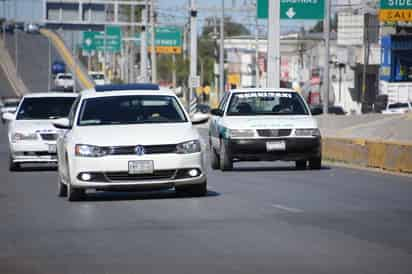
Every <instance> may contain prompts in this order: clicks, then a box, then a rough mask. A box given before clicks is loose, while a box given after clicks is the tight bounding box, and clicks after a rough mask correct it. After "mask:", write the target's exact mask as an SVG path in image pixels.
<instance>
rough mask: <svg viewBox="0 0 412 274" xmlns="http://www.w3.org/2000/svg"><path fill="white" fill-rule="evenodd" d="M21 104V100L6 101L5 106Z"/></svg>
mask: <svg viewBox="0 0 412 274" xmlns="http://www.w3.org/2000/svg"><path fill="white" fill-rule="evenodd" d="M18 105H19V101H6V102H4V106H5V107H17V106H18Z"/></svg>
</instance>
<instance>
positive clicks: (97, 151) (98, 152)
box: [75, 145, 108, 157]
mask: <svg viewBox="0 0 412 274" xmlns="http://www.w3.org/2000/svg"><path fill="white" fill-rule="evenodd" d="M75 154H76V156H80V157H103V156H106V155H107V154H108V150H107V148H103V147H98V146H92V145H76V146H75Z"/></svg>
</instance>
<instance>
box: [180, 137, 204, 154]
mask: <svg viewBox="0 0 412 274" xmlns="http://www.w3.org/2000/svg"><path fill="white" fill-rule="evenodd" d="M176 151H177V153H178V154H190V153H197V152H200V151H201V146H200V142H199V140H192V141H188V142H184V143H180V144H178V145H177V146H176Z"/></svg>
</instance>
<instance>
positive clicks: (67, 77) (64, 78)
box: [54, 73, 74, 90]
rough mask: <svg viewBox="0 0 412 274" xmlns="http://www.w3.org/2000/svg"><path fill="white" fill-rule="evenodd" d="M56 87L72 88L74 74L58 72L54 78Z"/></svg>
mask: <svg viewBox="0 0 412 274" xmlns="http://www.w3.org/2000/svg"><path fill="white" fill-rule="evenodd" d="M54 85H55V86H56V88H59V89H63V90H71V89H73V86H74V80H73V75H72V74H71V73H58V74H57V75H56V78H55V79H54Z"/></svg>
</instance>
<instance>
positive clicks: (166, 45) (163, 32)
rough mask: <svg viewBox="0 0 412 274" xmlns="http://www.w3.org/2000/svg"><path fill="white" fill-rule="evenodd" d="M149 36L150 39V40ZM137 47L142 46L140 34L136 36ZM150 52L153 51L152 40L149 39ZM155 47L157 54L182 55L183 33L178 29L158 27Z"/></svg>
mask: <svg viewBox="0 0 412 274" xmlns="http://www.w3.org/2000/svg"><path fill="white" fill-rule="evenodd" d="M149 35H150V34H148V38H149ZM136 36H137V40H136V45H137V46H140V33H137V34H136ZM146 41H148V46H149V51H150V50H151V47H150V46H151V44H150V41H151V39H147V40H146ZM155 47H156V52H157V53H164V54H181V53H182V31H181V29H180V28H176V27H158V28H156V32H155Z"/></svg>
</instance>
